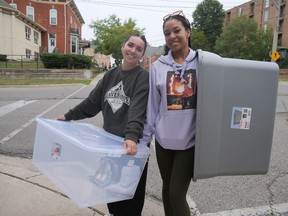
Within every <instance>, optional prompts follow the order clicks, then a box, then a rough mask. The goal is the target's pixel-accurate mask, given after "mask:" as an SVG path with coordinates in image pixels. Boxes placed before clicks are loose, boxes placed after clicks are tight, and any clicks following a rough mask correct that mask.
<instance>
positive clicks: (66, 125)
mask: <svg viewBox="0 0 288 216" xmlns="http://www.w3.org/2000/svg"><path fill="white" fill-rule="evenodd" d="M36 121H37V123H38V124H40V125H45V127H46V128H47V129H49V130H52V131H53V132H54V133H56V134H58V135H59V136H64V137H65V138H66V139H67V140H70V141H71V142H72V143H74V144H76V145H77V146H79V147H81V148H83V149H86V150H88V151H97V152H103V153H107V152H109V153H115V154H126V150H125V149H124V148H123V142H124V138H123V137H119V136H116V135H114V134H111V133H109V132H107V131H105V130H104V129H103V128H99V127H96V126H94V125H92V124H88V123H82V122H76V121H59V120H54V119H45V118H37V119H36ZM147 154H149V148H148V147H147V146H146V145H142V144H138V145H137V154H136V155H135V156H136V157H137V156H141V155H147Z"/></svg>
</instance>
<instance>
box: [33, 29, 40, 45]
mask: <svg viewBox="0 0 288 216" xmlns="http://www.w3.org/2000/svg"><path fill="white" fill-rule="evenodd" d="M38 41H39V33H38V32H37V31H34V43H35V44H38Z"/></svg>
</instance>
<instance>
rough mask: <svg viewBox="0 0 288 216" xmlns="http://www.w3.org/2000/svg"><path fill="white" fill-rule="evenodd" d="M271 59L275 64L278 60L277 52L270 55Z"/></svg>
mask: <svg viewBox="0 0 288 216" xmlns="http://www.w3.org/2000/svg"><path fill="white" fill-rule="evenodd" d="M271 58H272V59H273V61H274V62H276V61H277V60H278V59H279V58H280V55H279V53H278V52H277V51H274V52H273V53H272V55H271Z"/></svg>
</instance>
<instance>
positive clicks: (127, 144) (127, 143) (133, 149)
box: [124, 140, 137, 155]
mask: <svg viewBox="0 0 288 216" xmlns="http://www.w3.org/2000/svg"><path fill="white" fill-rule="evenodd" d="M124 148H125V149H126V150H127V154H128V155H135V154H136V153H137V143H135V142H134V141H133V140H124Z"/></svg>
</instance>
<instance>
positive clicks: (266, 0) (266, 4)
mask: <svg viewBox="0 0 288 216" xmlns="http://www.w3.org/2000/svg"><path fill="white" fill-rule="evenodd" d="M269 1H270V0H265V8H268V7H269V5H270V2H269Z"/></svg>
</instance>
